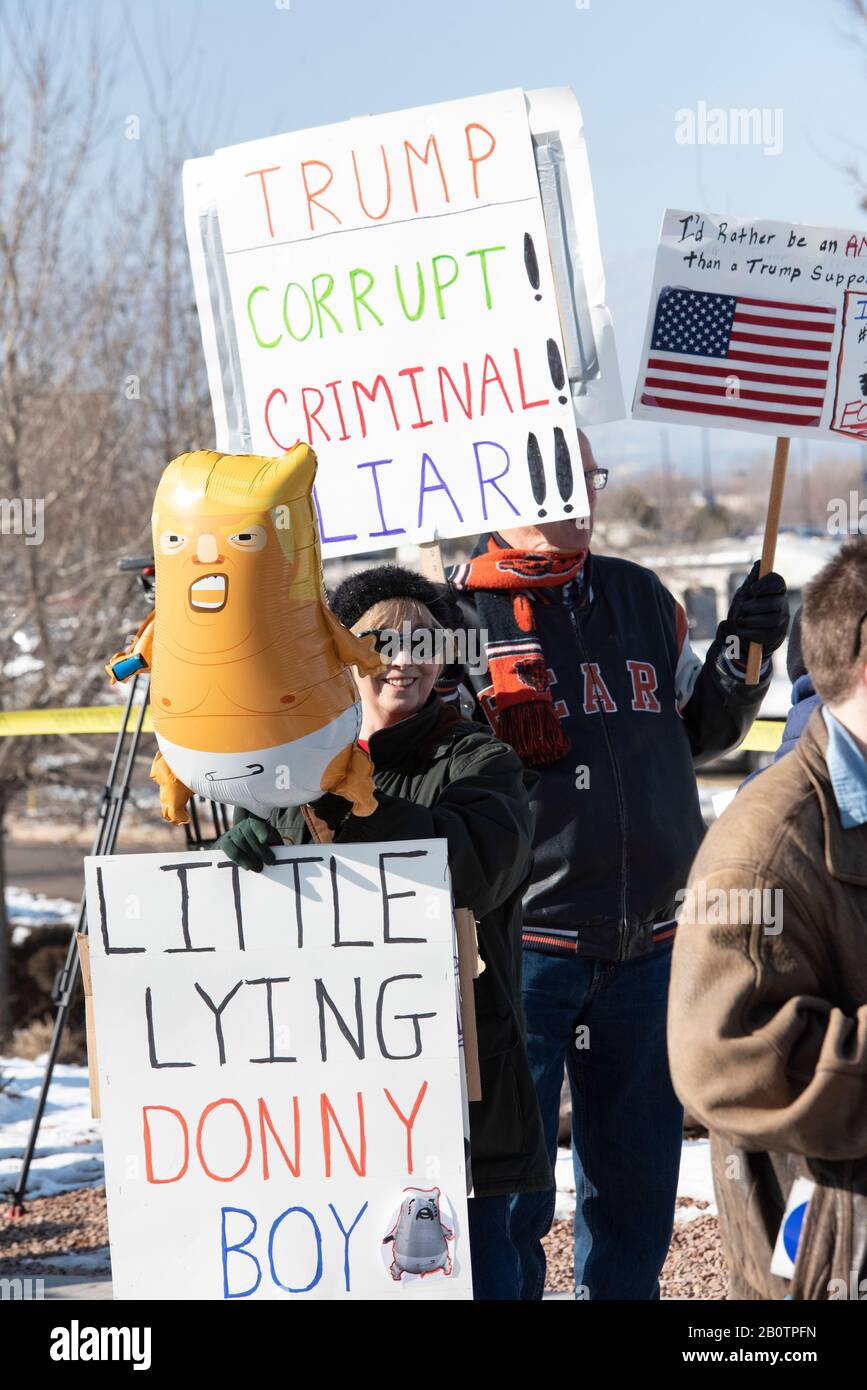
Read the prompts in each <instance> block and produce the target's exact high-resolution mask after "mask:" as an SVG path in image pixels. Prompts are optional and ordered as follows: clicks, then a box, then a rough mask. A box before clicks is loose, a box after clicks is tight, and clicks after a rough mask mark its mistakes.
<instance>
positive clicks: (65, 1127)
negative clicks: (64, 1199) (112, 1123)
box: [0, 1056, 105, 1197]
mask: <svg viewBox="0 0 867 1390" xmlns="http://www.w3.org/2000/svg"><path fill="white" fill-rule="evenodd" d="M45 1061H46V1058H45V1057H44V1056H43V1057H40V1058H38V1059H37V1060H36V1061H34V1062H31V1061H25V1060H24V1059H23V1058H21V1057H2V1056H0V1192H3V1193H10V1192H12V1190H13V1189H14V1187H15V1185H16V1183H17V1180H18V1174H19V1172H20V1170H21V1159H22V1156H23V1153H24V1146H25V1145H26V1143H27V1140H28V1137H29V1135H30V1126H31V1122H32V1120H33V1116H34V1114H35V1111H36V1102H37V1100H38V1098H39V1090H40V1087H41V1085H42V1078H43V1076H44V1075H45ZM104 1181H105V1175H104V1172H103V1162H102V1132H101V1129H100V1124H99V1121H98V1120H93V1119H91V1116H90V1090H89V1087H88V1080H87V1067H83V1066H72V1065H69V1064H65V1065H64V1064H61V1063H58V1064H57V1066H56V1067H55V1068H54V1075H53V1077H52V1081H51V1089H50V1090H49V1092H48V1099H47V1102H46V1106H45V1113H44V1115H43V1117H42V1125H41V1126H40V1130H39V1139H38V1142H37V1145H36V1154H35V1157H34V1159H33V1166H32V1167H31V1169H30V1177H29V1179H28V1183H27V1195H28V1196H29V1197H51V1196H53V1195H54V1194H55V1193H58V1192H68V1191H69V1190H70V1189H72V1188H76V1187H90V1186H92V1185H93V1184H97V1183H102V1182H104Z"/></svg>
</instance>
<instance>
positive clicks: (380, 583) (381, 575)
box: [328, 565, 461, 628]
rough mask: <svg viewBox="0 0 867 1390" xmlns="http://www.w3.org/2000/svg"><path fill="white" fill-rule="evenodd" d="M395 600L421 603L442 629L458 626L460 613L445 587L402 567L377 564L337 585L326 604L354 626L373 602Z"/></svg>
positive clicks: (343, 621) (346, 624)
mask: <svg viewBox="0 0 867 1390" xmlns="http://www.w3.org/2000/svg"><path fill="white" fill-rule="evenodd" d="M394 598H408V599H415V601H416V603H423V604H424V605H425V607H426V608H429V609H430V611H431V614H432V615H433V617H434V618H436V620H437V622H438V623H441V624H442V626H443V627H447V628H452V627H458V626H460V622H461V618H460V613H459V612H458V610H457V608H456V607H455V604H454V602H453V601H452V599H451V598H450V593H449V588H448V586H447V585H445V584H435V583H434V582H433V580H432V579H426V578H425V577H424V575H422V574H414V573H413V571H412V570H406V569H403V568H402V566H401V565H376V566H375V567H374V568H373V569H369V570H359V572H358V573H357V574H351V575H350V576H349V577H348V579H344V580H343V581H342V582H341V583H340V584H338V586H337V588H336V589H334V591H333V592H332V593H331V594H330V595H329V600H328V601H329V603H330V605H331V611H332V612H333V613H335V614H336V615H337V617H338V618H339V619H340V621H341V622H342V623H343V625H344V627H354V626H355V624H356V623H357V622H358V619H359V618H360V617H361V616H362V614H363V613H366V612H367V610H368V609H369V608H372V607H373V605H374V604H375V603H383V602H386V601H387V600H388V599H394Z"/></svg>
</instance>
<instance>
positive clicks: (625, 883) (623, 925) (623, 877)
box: [567, 605, 629, 959]
mask: <svg viewBox="0 0 867 1390" xmlns="http://www.w3.org/2000/svg"><path fill="white" fill-rule="evenodd" d="M567 606H568V605H567ZM569 617H570V618H571V620H572V627H573V628H574V630H575V636H576V637H577V639H578V646H579V647H580V649H581V656H582V659H583V661H584V663H585V665H587V666H588V668H589V665H590V657H589V654H588V652H587V647H586V645H585V643H584V634H583V633H582V631H581V624H580V621H579V618H578V609H577V608H572V607H571V606H569ZM597 703H598V707H599V716H600V718H601V720H602V729H603V732H604V735H605V745H606V747H607V749H608V756H609V758H610V759H611V769H612V771H613V773H614V788H615V791H616V793H617V811H618V815H619V818H620V934H621V951H622V950H623V947H624V946H625V943H626V929H627V922H626V903H627V897H628V889H629V853H628V850H627V844H626V803H625V802H624V799H623V783H622V781H621V779H620V765H619V763H618V761H617V755H616V754H615V752H614V745H613V744H612V742H611V733H610V730H609V728H608V723H607V714H606V710H605V706H604V703H603V702H602V701H601V700H597ZM621 959H622V957H621Z"/></svg>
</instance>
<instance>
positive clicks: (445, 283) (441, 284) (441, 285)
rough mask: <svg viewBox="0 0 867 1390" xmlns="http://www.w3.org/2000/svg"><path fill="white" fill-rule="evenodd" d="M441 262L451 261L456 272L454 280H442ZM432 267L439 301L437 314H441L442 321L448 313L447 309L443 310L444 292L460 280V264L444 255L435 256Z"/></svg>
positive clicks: (432, 259) (451, 257)
mask: <svg viewBox="0 0 867 1390" xmlns="http://www.w3.org/2000/svg"><path fill="white" fill-rule="evenodd" d="M440 261H451V263H452V269H453V270H454V275H453V276H452V278H451V279H450V280H440V273H439V263H440ZM431 266H432V268H433V282H434V294H435V295H436V299H437V313H438V314H439V316H440V318H441V319H444V318H445V316H446V313H445V309H444V308H443V290H447V289H448V287H449V285H453V284H454V283H455V281H456V280H457V278H458V263H457V261H456V260H455V258H454V256H447V255H443V256H433V257H432V258H431Z"/></svg>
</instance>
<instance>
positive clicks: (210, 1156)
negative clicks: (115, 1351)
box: [85, 840, 472, 1299]
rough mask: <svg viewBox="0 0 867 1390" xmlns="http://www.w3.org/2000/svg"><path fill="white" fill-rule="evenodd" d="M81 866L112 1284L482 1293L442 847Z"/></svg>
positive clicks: (236, 1292)
mask: <svg viewBox="0 0 867 1390" xmlns="http://www.w3.org/2000/svg"><path fill="white" fill-rule="evenodd" d="M276 853H277V856H278V860H279V863H278V864H277V865H275V866H274V867H273V868H269V869H267V870H265V871H264V872H263V873H261V874H252V873H245V872H244V871H242V870H239V869H238V868H237V867H236V866H234V865H232V864H231V863H230V862H229V861H228V860H226V859H225V858H224V857H223V856H222V855H221V854H217V853H209V854H204V853H196V854H189V853H187V854H133V855H117V856H102V857H94V858H89V859H87V860H86V863H85V876H86V885H87V908H88V928H89V935H90V963H91V973H92V988H93V1014H94V1018H95V1025H96V1043H97V1048H96V1050H97V1055H98V1063H99V1080H100V1101H101V1107H102V1119H103V1136H104V1148H105V1162H106V1189H107V1195H108V1217H109V1232H110V1239H111V1260H112V1279H113V1286H114V1295H115V1297H116V1298H159V1299H245V1298H249V1299H278V1298H283V1299H289V1298H295V1299H299V1298H328V1299H344V1298H366V1299H388V1298H391V1299H401V1298H404V1299H405V1298H418V1297H421V1298H447V1299H455V1298H469V1297H471V1296H472V1283H471V1269H470V1256H469V1245H468V1237H467V1207H466V1171H465V1159H464V1122H463V1106H462V1095H461V1073H462V1063H461V1057H460V1051H459V1041H458V1025H457V1018H456V993H455V963H454V941H453V922H452V906H451V894H450V887H449V875H448V868H447V861H446V848H445V843H444V842H443V841H440V840H425V841H406V842H402V843H400V844H381V845H377V844H373V845H352V846H340V847H339V848H338V847H336V846H332V845H327V846H326V845H321V846H319V845H312V846H305V847H303V848H301V847H298V848H294V847H291V846H286V847H284V848H282V849H278V850H277V851H276Z"/></svg>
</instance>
